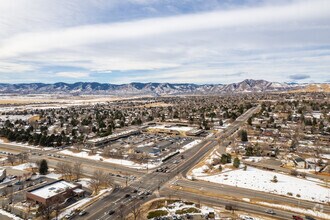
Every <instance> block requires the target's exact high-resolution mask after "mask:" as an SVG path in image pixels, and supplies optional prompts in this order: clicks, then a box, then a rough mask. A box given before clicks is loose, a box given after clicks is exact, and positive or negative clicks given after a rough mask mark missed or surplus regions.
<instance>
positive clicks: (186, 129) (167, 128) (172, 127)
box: [149, 125, 195, 132]
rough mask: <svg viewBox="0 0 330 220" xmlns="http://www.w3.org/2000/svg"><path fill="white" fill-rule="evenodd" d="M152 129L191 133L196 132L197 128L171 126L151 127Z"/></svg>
mask: <svg viewBox="0 0 330 220" xmlns="http://www.w3.org/2000/svg"><path fill="white" fill-rule="evenodd" d="M149 128H150V129H163V130H174V131H181V132H182V131H183V132H187V131H191V130H194V129H195V128H193V127H186V126H171V125H155V126H150V127H149Z"/></svg>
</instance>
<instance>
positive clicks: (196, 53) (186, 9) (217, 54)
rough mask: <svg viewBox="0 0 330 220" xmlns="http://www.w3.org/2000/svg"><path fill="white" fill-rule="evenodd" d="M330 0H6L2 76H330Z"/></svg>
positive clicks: (0, 4)
mask: <svg viewBox="0 0 330 220" xmlns="http://www.w3.org/2000/svg"><path fill="white" fill-rule="evenodd" d="M329 12H330V1H329V0H180V1H178V0H125V1H123V0H56V1H54V0H15V1H13V0H0V83H32V82H43V83H54V82H68V83H72V82H82V81H83V82H102V83H114V84H121V83H130V82H169V83H196V84H214V83H232V82H239V81H242V80H244V79H264V80H268V81H273V82H297V83H310V82H317V83H325V82H330V13H329Z"/></svg>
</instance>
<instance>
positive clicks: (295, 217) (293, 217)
mask: <svg viewBox="0 0 330 220" xmlns="http://www.w3.org/2000/svg"><path fill="white" fill-rule="evenodd" d="M292 219H294V220H304V219H303V218H302V217H300V216H297V215H293V216H292Z"/></svg>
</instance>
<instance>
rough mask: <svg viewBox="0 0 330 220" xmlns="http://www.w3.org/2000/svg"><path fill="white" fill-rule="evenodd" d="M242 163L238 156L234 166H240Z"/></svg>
mask: <svg viewBox="0 0 330 220" xmlns="http://www.w3.org/2000/svg"><path fill="white" fill-rule="evenodd" d="M240 164H241V161H240V160H239V159H238V158H237V157H236V158H235V159H234V163H233V166H234V167H235V168H238V167H239V165H240Z"/></svg>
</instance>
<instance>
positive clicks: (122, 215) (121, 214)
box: [118, 204, 126, 220]
mask: <svg viewBox="0 0 330 220" xmlns="http://www.w3.org/2000/svg"><path fill="white" fill-rule="evenodd" d="M125 210H126V206H125V205H124V204H120V206H119V209H118V212H119V219H120V220H125V219H126V218H125Z"/></svg>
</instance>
